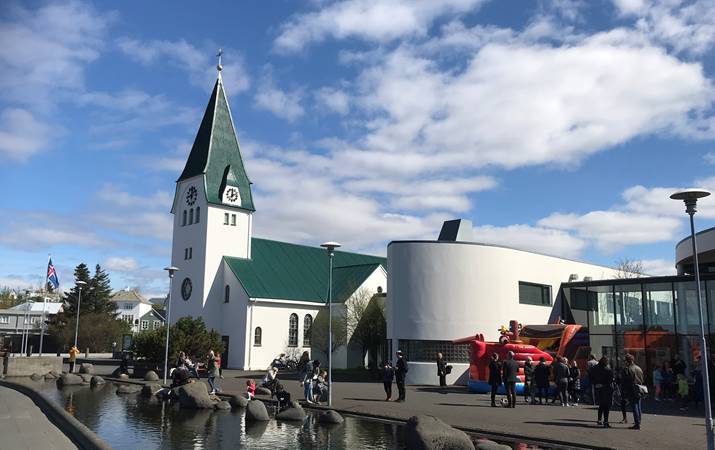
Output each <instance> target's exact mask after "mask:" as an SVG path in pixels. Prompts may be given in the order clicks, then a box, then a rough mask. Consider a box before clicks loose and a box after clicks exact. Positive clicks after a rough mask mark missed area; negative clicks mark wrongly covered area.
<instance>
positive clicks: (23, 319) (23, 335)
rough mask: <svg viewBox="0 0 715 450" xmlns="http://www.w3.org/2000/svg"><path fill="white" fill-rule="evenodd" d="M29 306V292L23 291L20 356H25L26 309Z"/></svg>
mask: <svg viewBox="0 0 715 450" xmlns="http://www.w3.org/2000/svg"><path fill="white" fill-rule="evenodd" d="M29 305H30V291H29V290H27V289H26V290H25V311H24V312H23V313H22V339H21V340H20V356H24V355H25V342H26V340H27V333H26V331H27V308H28V306H29Z"/></svg>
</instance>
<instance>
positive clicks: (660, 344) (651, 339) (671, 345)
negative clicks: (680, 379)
mask: <svg viewBox="0 0 715 450" xmlns="http://www.w3.org/2000/svg"><path fill="white" fill-rule="evenodd" d="M645 343H646V358H647V362H646V364H647V365H646V366H641V368H642V369H643V373H644V375H645V376H646V380H648V384H652V383H653V371H654V370H655V368H656V367H657V368H660V367H663V363H665V362H668V363H670V361H671V360H672V359H673V357H674V356H675V354H676V353H678V341H677V337H676V335H675V333H673V332H668V331H647V332H646V336H645Z"/></svg>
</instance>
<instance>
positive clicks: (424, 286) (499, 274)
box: [387, 241, 614, 384]
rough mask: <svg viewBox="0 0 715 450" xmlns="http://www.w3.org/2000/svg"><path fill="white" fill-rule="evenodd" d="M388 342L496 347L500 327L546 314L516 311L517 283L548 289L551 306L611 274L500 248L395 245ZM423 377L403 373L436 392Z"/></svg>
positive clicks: (540, 319) (525, 308)
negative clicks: (491, 343)
mask: <svg viewBox="0 0 715 450" xmlns="http://www.w3.org/2000/svg"><path fill="white" fill-rule="evenodd" d="M387 258H388V267H389V279H388V289H387V297H388V301H387V304H388V308H387V321H388V323H387V335H388V339H393V351H394V350H396V349H397V345H398V342H397V340H399V339H414V340H440V341H448V340H452V339H457V338H462V337H467V336H470V335H475V334H476V333H483V334H484V336H485V338H487V339H489V340H496V339H497V338H498V337H499V333H498V331H497V329H498V328H499V326H500V325H508V323H509V320H511V319H515V320H518V321H519V322H521V323H524V324H542V323H546V321H547V319H548V317H549V314H550V313H551V307H549V306H535V305H523V304H520V303H519V281H526V282H532V283H539V284H546V285H550V286H551V288H552V289H551V293H552V298H551V301H552V303H553V300H554V298H555V297H556V295H557V294H558V289H559V286H560V285H561V283H562V282H567V281H568V279H569V275H570V274H572V273H576V274H578V275H579V279H583V277H585V276H590V277H592V278H593V279H603V278H610V277H612V276H613V275H614V271H613V269H610V268H608V267H604V266H597V265H593V264H586V263H581V262H577V261H571V260H567V259H562V258H557V257H553V256H546V255H540V254H536V253H531V252H526V251H521V250H516V249H510V248H505V247H498V246H490V245H484V244H474V243H466V242H446V241H395V242H391V243H390V245H389V246H388V249H387ZM422 373H426V371H422V370H419V369H417V370H415V371H414V372H412V371H410V372H408V383H413V384H435V383H436V376H435V375H434V374H430V376H429V378H425V377H423V375H421V374H422Z"/></svg>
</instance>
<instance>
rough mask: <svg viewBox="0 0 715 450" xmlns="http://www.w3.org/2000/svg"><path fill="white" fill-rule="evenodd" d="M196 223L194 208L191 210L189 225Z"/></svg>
mask: <svg viewBox="0 0 715 450" xmlns="http://www.w3.org/2000/svg"><path fill="white" fill-rule="evenodd" d="M192 223H194V208H191V209H190V210H189V225H191V224H192Z"/></svg>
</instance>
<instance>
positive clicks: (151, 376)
mask: <svg viewBox="0 0 715 450" xmlns="http://www.w3.org/2000/svg"><path fill="white" fill-rule="evenodd" d="M144 380H145V381H159V375H157V374H156V372H154V371H153V370H148V371H147V372H146V374H144Z"/></svg>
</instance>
